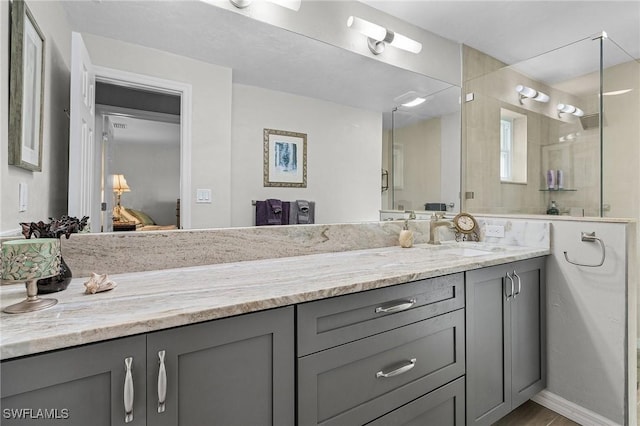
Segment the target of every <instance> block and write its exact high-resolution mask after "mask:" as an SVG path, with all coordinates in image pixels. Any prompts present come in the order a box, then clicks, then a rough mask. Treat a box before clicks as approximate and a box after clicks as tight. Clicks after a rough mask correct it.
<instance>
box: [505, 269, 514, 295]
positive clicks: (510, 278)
mask: <svg viewBox="0 0 640 426" xmlns="http://www.w3.org/2000/svg"><path fill="white" fill-rule="evenodd" d="M507 278H509V281H511V293H507V286H506V285H505V286H504V295H505V296H506V300H509V299H511V297H513V291H514V282H513V277H512V276H511V275H510V274H509V273H508V272H507Z"/></svg>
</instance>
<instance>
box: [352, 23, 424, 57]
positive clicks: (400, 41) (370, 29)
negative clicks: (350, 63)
mask: <svg viewBox="0 0 640 426" xmlns="http://www.w3.org/2000/svg"><path fill="white" fill-rule="evenodd" d="M347 27H349V28H351V29H353V30H356V31H359V32H361V33H362V34H364V35H365V36H367V45H368V46H369V50H371V53H373V54H374V55H379V54H381V53H382V52H384V48H385V46H386V44H387V43H389V44H390V45H391V46H395V47H397V48H398V49H402V50H406V51H407V52H411V53H420V51H421V50H422V43H420V42H417V41H415V40H413V39H410V38H409V37H407V36H404V35H402V34H399V33H396V32H393V31H391V30H388V29H386V28H384V27H381V26H380V25H377V24H374V23H372V22H369V21H365V20H364V19H362V18H358V17H357V16H349V19H347Z"/></svg>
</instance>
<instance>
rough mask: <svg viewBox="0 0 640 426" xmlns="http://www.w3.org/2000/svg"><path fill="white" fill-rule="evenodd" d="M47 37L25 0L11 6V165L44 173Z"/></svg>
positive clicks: (15, 2) (17, 0)
mask: <svg viewBox="0 0 640 426" xmlns="http://www.w3.org/2000/svg"><path fill="white" fill-rule="evenodd" d="M44 48H45V38H44V35H43V34H42V31H41V30H40V28H38V24H37V23H36V21H35V19H34V17H33V15H32V14H31V12H30V11H29V8H28V7H27V5H26V4H25V3H24V1H23V0H14V1H13V3H12V6H11V64H10V77H9V81H10V82H9V88H10V92H9V93H10V100H9V164H11V165H14V166H18V167H22V168H24V169H28V170H33V171H37V172H39V171H42V123H43V98H44V58H45V56H44Z"/></svg>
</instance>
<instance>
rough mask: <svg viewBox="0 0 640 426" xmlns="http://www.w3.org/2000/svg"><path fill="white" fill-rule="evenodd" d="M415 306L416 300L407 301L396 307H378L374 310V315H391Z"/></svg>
mask: <svg viewBox="0 0 640 426" xmlns="http://www.w3.org/2000/svg"><path fill="white" fill-rule="evenodd" d="M415 304H416V299H409V300H407V301H406V302H402V303H398V304H397V305H392V306H378V307H377V308H376V314H380V313H383V314H388V313H391V312H400V311H406V310H407V309H409V308H410V307H412V306H413V305H415Z"/></svg>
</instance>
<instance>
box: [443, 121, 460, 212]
mask: <svg viewBox="0 0 640 426" xmlns="http://www.w3.org/2000/svg"><path fill="white" fill-rule="evenodd" d="M461 126H462V122H461V117H460V111H457V112H454V113H453V114H448V115H443V116H442V117H440V131H441V135H442V136H441V139H440V164H441V169H440V200H441V201H442V202H443V203H446V204H447V210H449V211H454V212H459V211H460V167H461V163H460V149H461V146H460V128H461ZM449 203H454V204H455V205H454V207H453V208H450V207H449V206H448V204H449Z"/></svg>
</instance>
